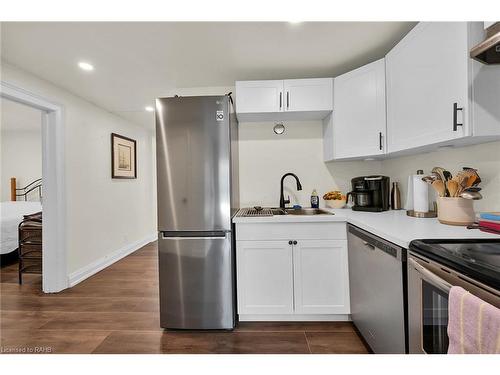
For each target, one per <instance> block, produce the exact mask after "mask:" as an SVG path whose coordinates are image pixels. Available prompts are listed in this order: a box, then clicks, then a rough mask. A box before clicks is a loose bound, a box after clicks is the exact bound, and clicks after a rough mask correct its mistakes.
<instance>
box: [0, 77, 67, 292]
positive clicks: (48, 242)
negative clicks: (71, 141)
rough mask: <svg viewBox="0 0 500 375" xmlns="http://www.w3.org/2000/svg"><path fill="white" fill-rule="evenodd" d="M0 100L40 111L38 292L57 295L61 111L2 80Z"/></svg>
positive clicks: (60, 283)
mask: <svg viewBox="0 0 500 375" xmlns="http://www.w3.org/2000/svg"><path fill="white" fill-rule="evenodd" d="M0 97H1V98H4V99H8V100H11V101H14V102H17V103H21V104H24V105H26V106H28V107H31V108H36V109H38V110H40V111H42V116H41V117H42V121H41V126H42V129H41V134H42V136H41V141H42V186H43V227H42V248H43V252H42V268H43V272H42V290H43V291H44V292H45V293H53V292H59V291H61V290H63V289H65V288H67V287H68V276H67V265H66V264H67V260H66V256H67V252H66V227H65V226H66V222H65V221H66V220H65V219H66V194H65V179H64V177H65V169H64V168H65V164H64V126H63V116H62V113H63V109H62V107H61V106H60V105H58V104H55V103H52V102H51V101H50V100H47V99H45V98H43V97H41V96H39V95H36V94H34V93H31V92H29V91H27V90H24V89H22V88H20V87H16V86H14V85H12V84H10V83H6V82H3V81H2V82H1V83H0ZM2 188H3V187H2ZM2 190H3V189H2Z"/></svg>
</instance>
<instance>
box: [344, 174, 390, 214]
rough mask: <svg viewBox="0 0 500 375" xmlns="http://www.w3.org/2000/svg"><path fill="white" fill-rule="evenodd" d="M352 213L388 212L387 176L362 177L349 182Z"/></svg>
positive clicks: (388, 184) (388, 192) (388, 187)
mask: <svg viewBox="0 0 500 375" xmlns="http://www.w3.org/2000/svg"><path fill="white" fill-rule="evenodd" d="M351 184H352V191H350V192H349V193H347V201H349V196H351V197H352V201H353V203H354V206H352V209H353V211H369V212H381V211H387V210H389V196H390V183H389V177H387V176H362V177H355V178H353V179H352V180H351Z"/></svg>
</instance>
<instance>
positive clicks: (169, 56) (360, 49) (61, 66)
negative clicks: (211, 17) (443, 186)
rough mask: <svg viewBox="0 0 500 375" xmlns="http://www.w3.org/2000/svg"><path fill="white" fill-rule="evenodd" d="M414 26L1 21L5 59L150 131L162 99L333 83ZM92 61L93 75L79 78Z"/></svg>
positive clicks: (385, 48) (383, 24) (397, 39)
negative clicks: (278, 83)
mask: <svg viewBox="0 0 500 375" xmlns="http://www.w3.org/2000/svg"><path fill="white" fill-rule="evenodd" d="M414 24H415V23H412V22H304V23H299V24H291V23H287V22H247V23H244V22H239V23H236V22H234V23H222V22H184V23H183V22H161V23H160V22H158V23H153V22H150V23H144V22H136V23H133V22H119V23H112V22H102V23H95V22H94V23H82V22H74V23H67V22H63V23H53V22H51V23H49V22H47V23H35V22H19V23H5V22H4V23H2V39H1V40H2V47H1V52H2V58H3V59H4V60H5V61H7V62H8V63H11V64H13V65H16V66H19V67H20V68H23V69H25V70H27V71H29V72H31V73H33V74H35V75H37V76H39V77H42V78H44V79H46V80H48V81H51V82H53V83H55V84H56V85H58V86H61V87H64V88H66V89H67V90H69V91H71V92H73V93H75V94H77V95H79V96H81V97H83V98H85V99H87V100H89V101H91V102H93V103H96V104H98V105H100V106H101V107H103V108H105V109H107V110H109V111H111V112H114V113H117V114H119V115H120V116H123V117H125V118H128V119H129V120H131V121H134V122H136V123H138V124H140V125H143V126H148V127H149V126H152V124H153V116H152V114H151V113H144V106H146V105H151V104H153V102H154V99H155V98H156V97H159V96H166V95H172V94H174V93H175V92H176V90H180V89H181V88H192V87H207V86H223V87H231V86H234V81H235V80H247V79H284V78H309V77H329V76H336V75H339V74H341V73H344V72H346V71H349V70H351V69H353V68H356V67H359V66H361V65H364V64H366V63H368V62H371V61H374V60H376V59H378V58H381V57H383V56H384V55H385V54H386V53H387V52H388V51H389V50H390V49H391V48H392V46H394V45H395V44H396V43H397V42H398V41H399V40H400V39H401V38H402V37H403V36H404V35H405V34H406V33H407V32H408V31H409V30H410V29H411V28H412V27H413V26H414ZM80 60H85V61H89V62H91V63H92V64H94V66H95V71H93V72H91V73H88V72H83V71H81V70H79V68H78V67H77V65H76V64H77V62H78V61H80Z"/></svg>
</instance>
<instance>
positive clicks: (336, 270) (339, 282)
mask: <svg viewBox="0 0 500 375" xmlns="http://www.w3.org/2000/svg"><path fill="white" fill-rule="evenodd" d="M293 270H294V272H293V275H294V278H293V279H294V307H295V309H294V311H295V312H296V313H298V314H344V313H347V312H349V311H348V310H349V284H348V282H347V281H348V267H347V242H346V241H345V240H305V241H297V245H293Z"/></svg>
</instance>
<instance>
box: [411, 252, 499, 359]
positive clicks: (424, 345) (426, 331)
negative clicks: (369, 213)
mask: <svg viewBox="0 0 500 375" xmlns="http://www.w3.org/2000/svg"><path fill="white" fill-rule="evenodd" d="M454 285H456V286H461V287H462V288H464V289H465V290H468V291H469V292H470V293H472V294H474V295H476V296H477V297H479V298H481V299H482V300H484V301H486V302H488V303H490V304H492V305H494V306H497V307H499V308H500V292H499V291H498V290H496V289H494V288H492V287H490V286H488V285H485V284H483V283H480V282H477V281H475V280H473V279H471V278H470V277H468V276H465V275H464V274H461V273H459V272H457V271H455V270H453V269H451V268H448V267H445V266H443V265H442V264H440V263H437V262H435V261H433V260H430V259H428V258H426V257H424V256H422V255H420V254H415V253H413V252H410V254H409V257H408V324H409V327H408V331H409V352H410V354H418V353H427V354H445V353H447V351H448V333H447V327H448V295H449V291H450V288H451V287H452V286H454Z"/></svg>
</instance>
